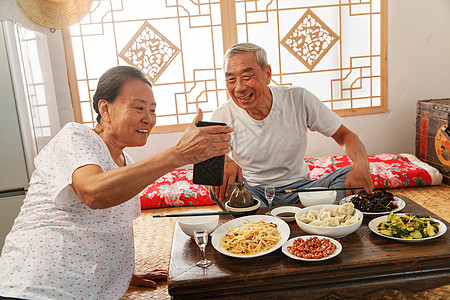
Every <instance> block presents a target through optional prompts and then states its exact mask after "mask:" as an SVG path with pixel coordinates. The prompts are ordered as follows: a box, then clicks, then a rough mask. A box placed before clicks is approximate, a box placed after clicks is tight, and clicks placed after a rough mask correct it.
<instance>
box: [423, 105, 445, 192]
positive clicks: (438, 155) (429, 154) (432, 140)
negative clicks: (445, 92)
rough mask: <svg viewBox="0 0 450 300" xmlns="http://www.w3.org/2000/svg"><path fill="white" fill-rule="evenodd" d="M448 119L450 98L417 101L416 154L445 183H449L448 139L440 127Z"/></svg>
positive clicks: (442, 126)
mask: <svg viewBox="0 0 450 300" xmlns="http://www.w3.org/2000/svg"><path fill="white" fill-rule="evenodd" d="M449 120H450V99H431V100H419V101H418V102H417V118H416V156H417V157H419V158H420V159H421V160H422V161H425V162H426V163H428V164H430V165H432V166H433V167H435V168H437V169H438V170H439V171H440V172H441V173H442V175H443V176H444V178H443V182H444V183H446V184H450V139H448V138H447V137H446V136H445V134H444V133H443V132H442V129H443V128H444V126H448V125H449V122H450V121H449Z"/></svg>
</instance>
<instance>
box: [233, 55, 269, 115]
mask: <svg viewBox="0 0 450 300" xmlns="http://www.w3.org/2000/svg"><path fill="white" fill-rule="evenodd" d="M270 79H271V69H270V66H267V67H266V68H264V69H263V68H262V67H261V66H260V65H259V64H258V62H257V60H256V57H255V54H254V53H253V52H243V53H239V54H235V55H233V56H231V57H229V58H228V61H227V62H226V65H225V81H226V86H227V90H228V92H229V93H230V96H231V98H232V99H233V101H234V102H235V103H236V104H237V105H238V106H239V107H240V108H242V109H245V110H247V111H249V112H251V111H252V110H255V109H258V107H259V106H260V105H262V104H263V103H264V102H265V101H266V100H267V99H268V98H270V99H271V93H270V90H269V88H268V86H267V85H268V84H269V83H270Z"/></svg>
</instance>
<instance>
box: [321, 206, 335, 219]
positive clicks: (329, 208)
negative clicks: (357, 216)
mask: <svg viewBox="0 0 450 300" xmlns="http://www.w3.org/2000/svg"><path fill="white" fill-rule="evenodd" d="M322 211H328V212H330V215H331V216H332V217H335V216H336V214H337V209H336V208H334V207H332V206H325V207H324V208H322Z"/></svg>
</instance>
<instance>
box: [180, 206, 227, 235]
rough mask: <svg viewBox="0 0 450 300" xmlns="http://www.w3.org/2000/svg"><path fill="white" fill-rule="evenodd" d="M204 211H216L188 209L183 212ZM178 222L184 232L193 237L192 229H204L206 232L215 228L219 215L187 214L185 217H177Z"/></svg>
mask: <svg viewBox="0 0 450 300" xmlns="http://www.w3.org/2000/svg"><path fill="white" fill-rule="evenodd" d="M206 212H216V211H215V210H212V209H195V210H190V211H187V212H185V213H206ZM177 221H178V224H179V225H180V227H181V230H183V232H184V233H186V234H187V235H189V236H190V237H192V238H193V237H194V231H195V230H197V229H206V230H207V231H208V234H210V233H211V232H213V231H214V229H216V227H217V224H218V223H219V215H212V216H190V217H189V216H187V217H178V218H177Z"/></svg>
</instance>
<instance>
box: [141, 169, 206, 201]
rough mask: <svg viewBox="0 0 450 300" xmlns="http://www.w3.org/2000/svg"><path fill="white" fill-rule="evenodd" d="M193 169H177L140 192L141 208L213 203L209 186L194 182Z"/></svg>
mask: <svg viewBox="0 0 450 300" xmlns="http://www.w3.org/2000/svg"><path fill="white" fill-rule="evenodd" d="M192 174H193V173H192V169H175V170H173V171H171V172H169V173H167V174H166V175H164V176H162V177H161V178H159V179H158V180H156V181H155V182H153V183H152V184H150V185H149V186H148V187H146V188H145V189H144V190H143V191H142V192H141V194H140V199H141V209H147V208H159V207H169V206H197V205H212V204H214V202H213V201H212V200H211V198H210V197H209V191H208V188H207V187H206V186H204V185H199V184H194V183H193V182H192Z"/></svg>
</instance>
